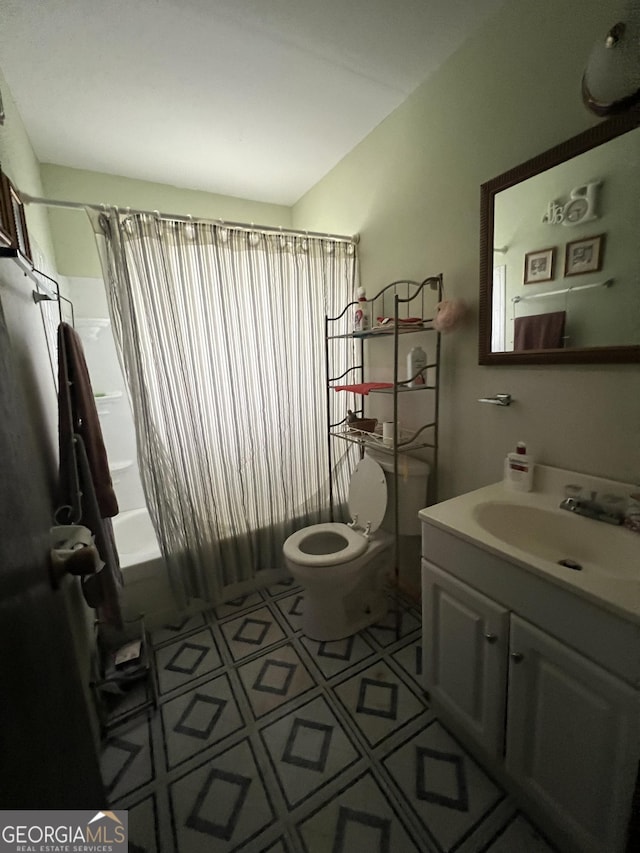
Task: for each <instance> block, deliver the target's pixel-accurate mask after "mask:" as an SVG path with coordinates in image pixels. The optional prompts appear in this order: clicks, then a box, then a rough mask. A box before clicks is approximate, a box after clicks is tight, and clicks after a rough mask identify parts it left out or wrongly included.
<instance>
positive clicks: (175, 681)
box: [156, 628, 222, 693]
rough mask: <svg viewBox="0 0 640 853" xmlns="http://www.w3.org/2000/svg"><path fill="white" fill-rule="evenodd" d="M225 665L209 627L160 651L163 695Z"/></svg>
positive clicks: (157, 663)
mask: <svg viewBox="0 0 640 853" xmlns="http://www.w3.org/2000/svg"><path fill="white" fill-rule="evenodd" d="M221 665H222V660H221V658H220V654H219V653H218V648H217V646H216V643H215V640H214V638H213V634H212V632H211V630H210V629H209V628H207V629H205V630H203V631H198V632H197V633H195V634H189V635H188V636H187V637H185V638H184V639H178V640H175V641H174V642H173V643H171V644H169V645H167V646H163V647H162V648H160V649H157V650H156V671H157V673H158V684H159V692H160V693H168V692H169V691H171V690H175V689H177V688H178V687H182V686H183V685H184V684H187V683H188V682H189V681H193V680H194V679H196V678H200V677H201V676H203V675H206V674H207V673H210V672H213V671H214V670H216V669H218V668H219V667H220V666H221Z"/></svg>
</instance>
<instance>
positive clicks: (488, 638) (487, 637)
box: [484, 634, 498, 643]
mask: <svg viewBox="0 0 640 853" xmlns="http://www.w3.org/2000/svg"><path fill="white" fill-rule="evenodd" d="M484 638H485V640H486V641H487V643H495V642H496V640H497V639H498V635H497V634H485V635H484Z"/></svg>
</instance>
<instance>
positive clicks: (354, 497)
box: [283, 450, 429, 642]
mask: <svg viewBox="0 0 640 853" xmlns="http://www.w3.org/2000/svg"><path fill="white" fill-rule="evenodd" d="M428 477H429V466H428V465H427V463H426V462H422V461H421V460H419V459H413V458H410V457H408V456H403V455H400V456H399V457H398V475H397V482H398V486H399V488H400V501H399V532H400V535H414V534H418V533H419V532H420V524H419V520H418V511H419V510H420V509H421V508H422V507H423V506H425V504H426V495H427V481H428ZM394 489H395V481H394V474H393V457H392V456H388V455H386V454H382V453H380V454H376V453H375V451H370V450H367V452H366V455H365V456H364V457H363V458H362V459H361V460H360V461H359V462H358V464H357V465H356V467H355V469H354V472H353V474H352V476H351V482H350V484H349V513H350V515H351V518H352V522H351V523H350V524H341V523H339V522H328V523H324V524H313V525H311V526H310V527H305V528H303V529H302V530H298V531H296V532H295V533H293V534H292V535H291V536H289V538H288V539H287V540H286V542H285V543H284V547H283V554H284V559H285V564H286V566H287V568H288V569H289V571H290V573H291V575H292V576H293V578H294V579H295V580H297V581H298V583H300V584H301V585H302V586H303V587H304V590H305V598H304V611H303V615H302V631H303V633H304V634H305V635H306V636H307V637H309V638H310V639H312V640H319V641H321V642H330V641H332V640H341V639H343V638H345V637H351V636H353V634H357V633H358V631H361V630H362V629H363V628H366V627H367V625H373V624H375V623H376V622H379V621H380V620H382V619H383V618H384V616H385V615H386V612H387V598H386V595H385V580H386V577H387V574H388V572H389V571H390V570H391V568H392V564H391V561H392V551H393V543H394V537H393V529H394V511H393V506H394V494H395V492H394Z"/></svg>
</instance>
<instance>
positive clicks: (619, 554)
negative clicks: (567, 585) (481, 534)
mask: <svg viewBox="0 0 640 853" xmlns="http://www.w3.org/2000/svg"><path fill="white" fill-rule="evenodd" d="M472 513H473V517H474V520H475V521H476V522H477V524H479V525H480V527H482V529H483V530H484V531H486V532H487V533H489V534H490V535H491V536H495V537H496V539H499V540H500V541H501V542H504V543H505V544H506V545H509V546H511V547H513V548H517V549H519V550H520V551H524V552H526V553H527V554H530V555H532V556H533V557H537V558H539V559H542V560H546V561H548V562H551V563H556V564H558V563H560V561H566V563H568V564H569V565H566V564H565V565H563V568H564V569H565V570H566V572H567V573H568V574H572V573H573V572H574V571H576V570H579V571H581V572H583V573H585V574H587V573H588V574H599V575H609V576H610V577H611V578H621V579H622V578H624V579H628V580H638V581H640V537H639V536H636V535H634V534H633V533H631V532H630V531H628V530H625V529H624V528H621V527H615V526H612V525H609V524H604V523H602V522H599V521H593V520H592V519H589V518H582V517H580V516H576V515H572V514H571V513H569V512H566V511H564V510H560V509H558V510H551V509H541V508H540V507H534V506H526V505H523V504H518V503H507V502H506V501H487V502H484V503H479V504H477V505H476V506H474V508H473V510H472ZM571 563H575V564H577V565H578V567H579V569H576V567H575V566H574V567H573V568H571ZM561 565H562V563H561Z"/></svg>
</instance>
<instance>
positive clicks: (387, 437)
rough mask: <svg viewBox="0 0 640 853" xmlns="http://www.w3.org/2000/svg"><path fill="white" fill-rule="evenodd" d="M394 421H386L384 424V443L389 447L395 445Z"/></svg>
mask: <svg viewBox="0 0 640 853" xmlns="http://www.w3.org/2000/svg"><path fill="white" fill-rule="evenodd" d="M394 427H395V422H394V421H384V422H383V424H382V443H383V444H384V445H386V446H387V447H393V430H394Z"/></svg>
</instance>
